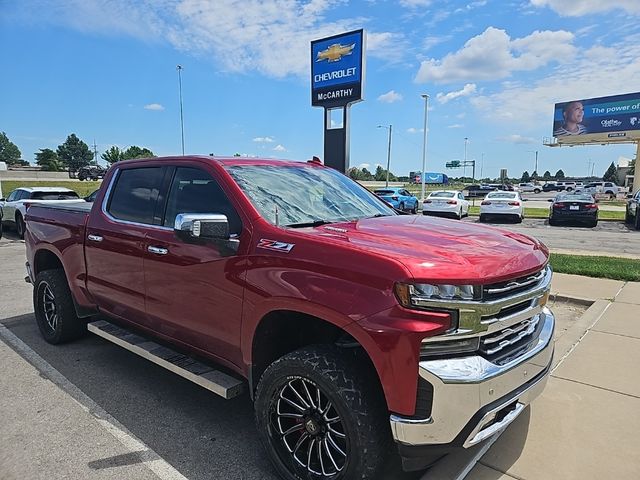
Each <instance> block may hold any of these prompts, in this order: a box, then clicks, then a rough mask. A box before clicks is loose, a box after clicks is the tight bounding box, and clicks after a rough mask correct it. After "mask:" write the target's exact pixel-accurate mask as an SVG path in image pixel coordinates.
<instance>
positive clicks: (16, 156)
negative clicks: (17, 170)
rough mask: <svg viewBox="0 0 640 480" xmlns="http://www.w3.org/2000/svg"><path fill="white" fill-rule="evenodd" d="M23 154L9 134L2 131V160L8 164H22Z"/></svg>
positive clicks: (0, 140)
mask: <svg viewBox="0 0 640 480" xmlns="http://www.w3.org/2000/svg"><path fill="white" fill-rule="evenodd" d="M21 156H22V153H20V149H19V148H18V147H17V146H16V144H15V143H13V142H12V141H11V140H9V137H7V134H6V133H4V132H2V133H0V162H6V164H7V165H21V164H23V163H24V162H22V161H21V160H20V157H21ZM27 165H28V164H27Z"/></svg>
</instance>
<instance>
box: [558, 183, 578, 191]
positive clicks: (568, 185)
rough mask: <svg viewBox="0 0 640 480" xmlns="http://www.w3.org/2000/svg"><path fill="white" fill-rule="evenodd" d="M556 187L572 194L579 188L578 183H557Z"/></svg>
mask: <svg viewBox="0 0 640 480" xmlns="http://www.w3.org/2000/svg"><path fill="white" fill-rule="evenodd" d="M556 185H557V186H559V187H562V188H564V189H565V190H566V191H567V192H572V191H574V190H576V188H577V185H576V182H565V181H560V182H556Z"/></svg>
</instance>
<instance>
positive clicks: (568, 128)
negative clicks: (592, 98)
mask: <svg viewBox="0 0 640 480" xmlns="http://www.w3.org/2000/svg"><path fill="white" fill-rule="evenodd" d="M562 118H563V120H564V121H563V123H562V125H560V126H559V127H558V128H556V129H555V130H554V131H553V136H554V137H561V136H565V135H583V134H585V133H587V128H586V127H585V126H584V125H582V120H583V118H584V106H583V105H582V102H578V101H575V102H569V103H567V104H566V105H565V106H564V108H563V109H562Z"/></svg>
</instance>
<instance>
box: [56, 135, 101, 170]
mask: <svg viewBox="0 0 640 480" xmlns="http://www.w3.org/2000/svg"><path fill="white" fill-rule="evenodd" d="M57 154H58V158H59V159H60V162H61V163H62V165H64V166H65V167H67V168H68V169H69V171H70V172H77V171H78V170H79V169H80V167H84V166H86V165H89V164H90V163H91V160H93V152H92V151H91V150H89V147H88V146H87V144H86V143H84V142H83V141H82V140H80V139H79V138H78V137H77V136H76V134H75V133H72V134H71V135H69V136H68V137H67V139H66V140H65V141H64V143H63V144H62V145H58V150H57Z"/></svg>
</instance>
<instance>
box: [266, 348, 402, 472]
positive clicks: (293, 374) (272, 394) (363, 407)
mask: <svg viewBox="0 0 640 480" xmlns="http://www.w3.org/2000/svg"><path fill="white" fill-rule="evenodd" d="M365 369H366V366H364V365H363V364H362V363H360V361H358V359H357V358H356V356H355V355H354V352H353V351H351V352H350V351H341V350H340V349H338V348H337V347H334V346H329V345H315V346H311V347H306V348H304V349H302V350H297V351H295V352H292V353H289V354H287V355H285V356H284V357H282V358H280V359H279V360H277V361H276V362H274V363H273V364H272V365H270V366H269V367H268V368H267V370H266V371H265V373H264V374H263V375H262V378H261V379H260V382H259V384H258V388H257V390H256V397H255V412H256V424H257V427H258V432H259V433H260V439H261V440H262V443H263V445H264V447H265V449H266V450H267V453H268V454H269V456H270V458H271V461H272V463H273V465H274V466H275V468H276V470H277V471H278V473H279V474H280V475H281V476H282V477H283V478H285V479H287V480H350V479H355V478H357V479H361V480H374V479H377V478H379V473H380V470H381V469H382V468H383V466H384V462H385V459H386V457H387V454H388V452H389V451H390V448H391V446H390V443H391V433H390V431H389V422H388V419H389V412H388V410H387V409H386V405H385V403H384V398H383V397H382V393H381V392H380V391H378V390H379V387H377V389H376V383H377V382H372V381H371V378H370V375H363V373H362V372H363V370H365Z"/></svg>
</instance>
